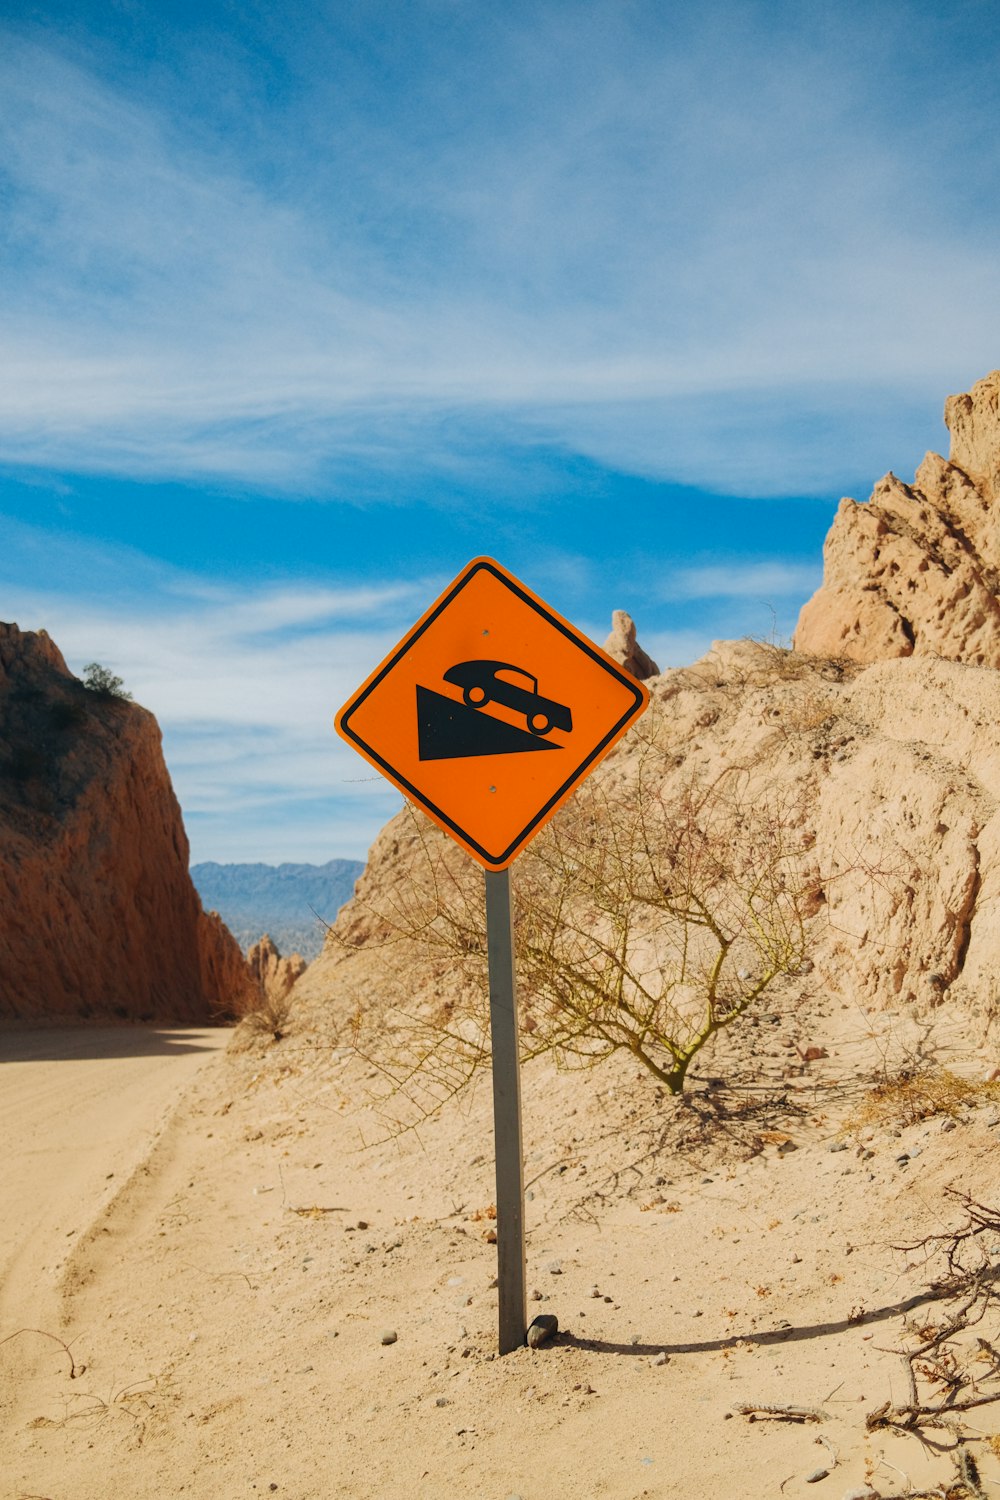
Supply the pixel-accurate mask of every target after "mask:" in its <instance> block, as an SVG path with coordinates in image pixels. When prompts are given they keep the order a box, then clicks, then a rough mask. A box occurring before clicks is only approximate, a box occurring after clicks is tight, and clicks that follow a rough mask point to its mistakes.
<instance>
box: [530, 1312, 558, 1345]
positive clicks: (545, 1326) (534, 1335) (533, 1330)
mask: <svg viewBox="0 0 1000 1500" xmlns="http://www.w3.org/2000/svg"><path fill="white" fill-rule="evenodd" d="M558 1327H559V1319H558V1318H557V1317H556V1315H555V1313H539V1315H538V1317H537V1318H535V1320H534V1321H533V1323H532V1324H531V1327H530V1328H529V1329H528V1336H527V1339H526V1341H525V1342H526V1343H527V1345H528V1348H529V1349H537V1348H538V1347H539V1345H540V1344H544V1343H545V1341H546V1339H550V1338H551V1337H552V1335H553V1334H554V1333H555V1332H556V1331H557V1329H558Z"/></svg>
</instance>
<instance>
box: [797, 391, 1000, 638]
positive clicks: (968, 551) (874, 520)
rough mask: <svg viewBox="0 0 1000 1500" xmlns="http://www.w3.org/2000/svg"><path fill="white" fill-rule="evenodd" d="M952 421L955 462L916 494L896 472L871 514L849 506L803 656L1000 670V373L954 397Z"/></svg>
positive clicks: (802, 631)
mask: <svg viewBox="0 0 1000 1500" xmlns="http://www.w3.org/2000/svg"><path fill="white" fill-rule="evenodd" d="M944 419H945V422H946V424H947V426H948V428H949V430H950V432H951V453H950V456H949V458H948V459H947V460H945V459H943V458H941V457H940V456H939V455H938V454H936V453H928V454H927V456H926V458H925V459H924V461H923V463H922V464H921V466H920V468H919V469H918V470H917V472H916V476H915V478H914V482H913V484H912V485H910V484H904V483H903V481H902V480H901V479H897V477H896V476H895V474H892V473H889V474H887V475H886V476H885V478H884V479H881V480H880V481H879V482H878V484H877V485H876V486H875V489H874V491H873V492H872V496H871V499H870V500H869V501H868V502H867V504H865V505H859V504H857V503H856V502H855V501H854V500H850V499H845V500H842V501H841V502H840V508H839V510H838V512H837V517H836V520H835V521H834V523H833V526H832V528H831V530H830V534H829V536H828V537H827V541H826V546H825V548H824V553H823V557H824V571H823V583H822V586H821V587H820V589H819V590H818V592H817V593H816V594H814V596H813V598H812V599H811V600H810V601H809V603H808V604H807V605H806V606H805V608H804V609H803V610H802V613H801V615H800V617H799V623H798V629H797V630H796V632H795V638H794V645H795V649H796V650H797V651H803V652H809V653H812V654H814V655H818V656H846V657H850V658H852V659H853V660H854V661H862V662H870V661H881V660H883V659H885V658H886V657H896V656H943V657H947V658H948V659H950V660H952V661H964V662H969V663H972V664H975V665H977V666H988V667H1000V530H998V528H997V519H996V514H995V510H994V507H995V506H996V504H997V502H998V500H1000V370H994V371H993V373H992V374H991V375H987V376H986V378H985V379H984V380H980V381H979V382H978V384H976V385H974V386H973V387H972V390H971V391H969V392H968V394H965V395H960V396H951V397H949V398H948V400H947V401H946V403H945V409H944Z"/></svg>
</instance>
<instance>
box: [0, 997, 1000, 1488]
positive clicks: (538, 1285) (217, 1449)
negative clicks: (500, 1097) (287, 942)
mask: <svg viewBox="0 0 1000 1500" xmlns="http://www.w3.org/2000/svg"><path fill="white" fill-rule="evenodd" d="M79 1035H80V1034H79V1033H76V1034H73V1033H65V1032H49V1033H42V1034H38V1033H31V1034H28V1035H25V1034H24V1033H21V1034H14V1035H13V1036H10V1035H8V1036H7V1037H5V1039H4V1046H5V1053H4V1055H5V1056H7V1057H8V1058H13V1059H15V1060H12V1061H8V1062H7V1063H5V1065H4V1071H3V1077H4V1082H5V1090H4V1099H5V1103H4V1114H3V1139H4V1145H5V1153H4V1154H5V1163H6V1165H5V1171H4V1174H3V1178H2V1189H0V1191H2V1200H0V1222H2V1223H3V1224H4V1226H5V1229H4V1240H3V1247H4V1275H5V1281H4V1289H3V1301H2V1303H0V1306H2V1308H3V1321H4V1327H3V1334H7V1333H8V1331H12V1328H11V1325H12V1324H14V1325H16V1326H21V1325H30V1326H32V1327H37V1328H40V1329H42V1330H43V1331H44V1332H47V1333H52V1334H55V1335H57V1336H58V1339H60V1340H63V1341H64V1342H65V1345H66V1346H68V1350H69V1351H70V1352H69V1353H67V1349H66V1348H64V1347H63V1346H62V1344H60V1343H59V1342H56V1341H55V1340H54V1339H50V1338H43V1337H39V1336H38V1335H22V1336H19V1337H16V1338H13V1339H8V1341H7V1342H6V1343H5V1344H3V1345H2V1347H0V1379H2V1382H3V1386H2V1389H3V1399H4V1427H5V1436H4V1439H3V1442H4V1450H5V1458H4V1464H3V1475H4V1477H3V1479H2V1481H0V1492H2V1494H3V1495H4V1496H5V1497H7V1496H9V1497H11V1500H13V1497H20V1500H27V1497H45V1500H70V1497H72V1500H98V1497H104V1496H106V1495H114V1494H117V1495H121V1496H127V1497H129V1500H152V1497H162V1496H167V1495H171V1496H173V1495H183V1496H185V1497H188V1496H190V1497H197V1500H209V1497H211V1500H219V1497H225V1500H229V1497H237V1496H244V1495H246V1496H253V1495H267V1494H276V1495H287V1496H293V1497H296V1500H313V1497H316V1500H319V1497H327V1496H343V1497H359V1500H360V1497H368V1496H372V1497H385V1500H395V1497H403V1496H409V1495H425V1496H434V1497H437V1496H442V1497H443V1496H462V1497H465V1496H470V1497H471V1496H476V1497H479V1496H483V1497H493V1496H496V1497H499V1500H506V1497H509V1496H512V1495H519V1496H521V1497H523V1500H541V1497H551V1500H569V1497H576V1496H602V1497H604V1496H606V1497H615V1500H625V1497H630V1500H631V1497H639V1496H649V1497H652V1496H657V1497H659V1496H664V1497H666V1496H670V1497H674V1496H678V1497H679V1496H713V1495H722V1494H724V1495H727V1496H733V1497H746V1500H751V1497H762V1496H771V1495H774V1496H779V1495H785V1496H789V1497H791V1496H795V1495H809V1494H826V1495H835V1496H836V1497H837V1500H841V1497H843V1496H845V1495H848V1494H855V1493H858V1494H863V1493H866V1491H865V1489H864V1486H865V1484H866V1482H867V1481H869V1480H870V1481H871V1483H872V1485H873V1486H874V1492H875V1493H878V1494H881V1495H886V1496H888V1495H901V1494H904V1493H906V1492H907V1486H908V1484H909V1485H911V1486H912V1487H913V1488H914V1489H917V1490H919V1489H920V1488H921V1487H924V1486H928V1485H930V1484H932V1483H936V1484H942V1483H944V1482H949V1481H950V1479H951V1478H952V1477H953V1464H952V1463H951V1461H950V1460H949V1458H948V1455H947V1453H936V1452H934V1451H933V1450H931V1449H929V1448H927V1447H926V1446H925V1445H923V1444H922V1443H921V1442H920V1441H919V1440H918V1439H917V1438H916V1437H912V1436H899V1435H896V1434H893V1433H891V1432H888V1431H885V1430H875V1431H867V1430H866V1417H867V1415H868V1414H869V1413H871V1412H872V1411H874V1410H876V1409H877V1408H878V1407H879V1406H881V1405H882V1403H884V1402H885V1401H888V1400H895V1401H900V1400H903V1399H904V1398H905V1391H904V1377H903V1370H902V1363H901V1361H900V1359H899V1356H898V1355H897V1354H894V1353H891V1352H886V1351H888V1350H892V1349H893V1348H896V1347H898V1346H899V1345H900V1344H901V1342H903V1341H904V1330H903V1322H904V1318H905V1317H906V1315H907V1311H908V1310H910V1311H911V1312H912V1314H913V1315H914V1316H919V1313H920V1312H921V1311H926V1312H928V1313H933V1312H934V1310H935V1305H934V1303H933V1300H927V1298H928V1291H927V1287H928V1281H929V1280H930V1279H931V1277H932V1275H933V1272H934V1267H933V1266H931V1265H928V1264H926V1263H925V1261H924V1257H923V1255H922V1254H921V1253H916V1254H907V1253H906V1252H903V1251H900V1250H896V1249H893V1248H892V1246H893V1245H894V1244H900V1243H903V1242H906V1241H910V1240H913V1239H915V1238H918V1237H919V1236H921V1235H923V1234H926V1233H928V1232H932V1231H934V1230H937V1229H940V1228H942V1227H943V1226H944V1225H945V1224H946V1223H947V1222H949V1221H952V1220H955V1219H956V1218H960V1217H961V1215H958V1214H957V1212H956V1209H955V1206H954V1204H953V1202H952V1201H951V1200H949V1199H947V1198H946V1197H945V1196H944V1189H945V1187H946V1186H948V1185H953V1186H958V1187H960V1188H964V1189H965V1190H967V1191H968V1192H970V1193H971V1194H972V1195H973V1196H975V1197H979V1198H980V1200H982V1199H984V1198H987V1199H988V1197H989V1194H990V1193H991V1191H992V1190H993V1188H994V1186H995V1182H996V1166H995V1163H996V1152H997V1142H998V1135H1000V1105H998V1104H997V1102H996V1101H995V1099H991V1098H989V1097H977V1096H976V1095H973V1096H972V1100H971V1102H970V1103H969V1104H967V1105H960V1106H957V1108H956V1110H955V1114H954V1116H952V1115H949V1114H943V1115H942V1114H937V1115H933V1116H931V1117H930V1118H927V1119H924V1120H921V1121H918V1122H916V1123H913V1124H910V1125H906V1124H900V1123H898V1122H896V1121H892V1120H890V1121H889V1122H888V1123H882V1124H875V1125H868V1126H862V1127H860V1128H859V1129H858V1130H855V1131H850V1132H848V1133H847V1134H841V1125H842V1123H843V1121H844V1119H845V1117H847V1116H849V1115H850V1114H851V1112H852V1110H856V1109H857V1106H858V1101H859V1099H860V1098H861V1097H863V1096H864V1094H865V1093H866V1091H867V1090H868V1088H869V1086H870V1085H871V1084H872V1083H873V1082H877V1081H878V1079H879V1078H884V1077H885V1076H886V1073H887V1071H889V1072H895V1071H896V1070H897V1069H898V1067H899V1065H900V1063H902V1062H904V1061H905V1060H906V1059H907V1058H910V1059H911V1060H913V1059H915V1058H918V1057H919V1058H923V1059H925V1060H926V1059H928V1058H931V1057H933V1059H934V1061H935V1063H936V1064H938V1065H943V1064H947V1065H949V1066H950V1067H952V1068H953V1069H954V1070H955V1072H956V1073H957V1074H961V1075H965V1076H968V1077H970V1078H981V1077H982V1075H983V1069H984V1066H985V1065H986V1064H987V1063H988V1062H989V1056H990V1054H989V1052H988V1049H984V1047H983V1046H981V1045H980V1042H981V1040H982V1039H981V1038H979V1039H977V1038H976V1037H975V1036H973V1035H970V1034H969V1031H968V1029H967V1028H964V1027H963V1026H962V1024H961V1023H960V1021H959V1020H958V1018H956V1016H955V1015H954V1014H951V1015H939V1017H938V1019H937V1021H936V1023H935V1024H934V1025H933V1026H930V1025H923V1026H921V1027H917V1026H916V1025H915V1024H914V1023H913V1022H912V1021H911V1020H909V1019H908V1018H907V1017H906V1016H904V1015H902V1014H897V1013H893V1012H891V1011H890V1012H888V1013H883V1014H880V1015H869V1014H866V1013H865V1012H863V1011H862V1010H861V1009H860V1008H859V1007H856V1006H850V1005H845V1004H844V1003H843V1002H835V1001H832V1000H830V999H829V998H827V997H825V996H824V995H823V994H822V993H819V994H816V995H814V996H813V998H812V1002H811V1004H810V1006H809V1007H808V1009H806V1010H803V1009H802V1008H801V1007H799V1008H797V1009H796V1011H795V1012H794V1013H792V1014H786V1015H783V1016H781V1017H779V1018H777V1019H770V1018H769V1017H767V1016H762V1017H760V1018H757V1020H756V1024H752V1025H749V1026H748V1027H747V1028H746V1030H745V1032H744V1034H743V1037H742V1040H740V1041H739V1042H737V1041H736V1039H735V1034H734V1037H733V1038H732V1039H729V1040H726V1039H723V1040H720V1041H719V1043H718V1046H717V1047H716V1048H715V1049H714V1051H713V1052H712V1054H711V1055H710V1056H706V1058H705V1061H704V1065H703V1066H702V1067H700V1068H699V1070H698V1076H697V1077H696V1078H695V1079H694V1080H693V1082H692V1085H691V1092H690V1096H689V1097H688V1098H687V1099H686V1100H684V1101H677V1100H673V1099H669V1098H668V1099H660V1100H658V1101H657V1103H658V1107H657V1109H656V1110H653V1111H651V1110H650V1109H649V1108H648V1107H647V1106H648V1105H649V1103H650V1098H651V1096H649V1090H648V1088H647V1087H646V1086H645V1085H644V1086H643V1087H642V1088H641V1089H640V1088H639V1086H638V1085H637V1082H636V1079H635V1076H634V1073H630V1072H629V1071H628V1070H627V1069H626V1068H624V1067H619V1066H617V1064H616V1063H612V1064H610V1065H606V1066H605V1067H603V1068H601V1069H600V1070H598V1071H594V1072H591V1073H588V1074H585V1075H580V1074H570V1073H565V1072H562V1073H557V1072H555V1071H554V1070H552V1069H549V1068H547V1067H546V1066H545V1065H544V1064H543V1065H539V1066H536V1067H535V1068H533V1069H530V1070H527V1072H526V1080H525V1081H526V1088H525V1098H524V1113H525V1154H526V1163H527V1166H526V1177H527V1180H528V1182H529V1202H528V1212H529V1221H528V1276H529V1286H530V1287H531V1289H532V1292H533V1294H534V1293H537V1297H536V1296H533V1298H532V1301H531V1303H530V1308H529V1316H532V1315H534V1314H535V1313H537V1312H540V1311H554V1312H556V1314H557V1315H558V1318H559V1323H560V1334H559V1335H558V1337H557V1339H556V1340H555V1342H554V1343H552V1344H549V1345H546V1346H543V1347H542V1348H540V1349H538V1350H530V1349H527V1348H525V1349H522V1350H519V1351H517V1352H515V1353H514V1354H511V1355H508V1356H506V1357H504V1358H503V1359H499V1358H497V1357H496V1355H495V1347H496V1316H497V1308H496V1292H495V1290H494V1289H493V1288H492V1286H491V1282H492V1280H493V1277H494V1275H495V1268H496V1258H495V1247H494V1245H493V1244H492V1243H490V1238H489V1237H490V1234H491V1227H492V1221H491V1219H490V1217H489V1214H490V1210H491V1205H492V1201H493V1184H492V1177H491V1173H492V1157H491V1120H490V1099H489V1087H488V1084H484V1086H483V1087H482V1088H480V1089H479V1090H478V1092H477V1093H476V1094H475V1097H474V1098H473V1100H472V1102H471V1104H467V1105H465V1106H461V1107H459V1106H456V1107H454V1108H452V1109H450V1110H448V1111H445V1112H444V1114H443V1115H442V1116H440V1117H439V1119H438V1120H437V1122H436V1123H431V1124H428V1125H427V1126H425V1127H424V1129H423V1131H422V1133H421V1135H420V1136H419V1137H418V1136H416V1135H413V1134H411V1135H408V1136H406V1137H404V1138H402V1139H401V1140H398V1141H394V1142H383V1143H382V1144H374V1145H368V1146H366V1145H364V1140H365V1139H366V1138H371V1139H374V1138H375V1137H377V1135H378V1131H379V1122H378V1120H377V1119H376V1118H375V1117H374V1116H373V1115H371V1114H370V1113H366V1112H365V1111H363V1110H359V1107H358V1106H359V1103H360V1101H362V1100H363V1099H364V1097H365V1093H366V1090H367V1088H368V1086H369V1080H368V1078H367V1077H366V1074H367V1071H368V1070H367V1069H366V1067H365V1065H364V1064H363V1063H362V1062H361V1060H360V1059H359V1058H358V1057H357V1056H356V1055H355V1054H353V1053H352V1052H351V1051H350V1050H349V1049H347V1048H337V1047H333V1048H322V1049H319V1050H317V1049H316V1048H315V1047H314V1046H312V1045H310V1043H309V1041H308V1039H307V1038H304V1037H300V1038H298V1039H296V1037H295V1036H291V1037H289V1038H288V1039H286V1041H284V1042H283V1043H281V1044H277V1045H273V1046H270V1047H266V1048H263V1049H251V1050H250V1051H246V1050H243V1051H239V1050H232V1049H231V1050H230V1051H229V1052H226V1053H224V1052H218V1051H215V1052H212V1051H206V1050H201V1049H204V1048H209V1049H210V1048H213V1047H215V1046H216V1045H217V1044H218V1042H219V1041H221V1040H222V1039H223V1038H224V1034H222V1035H219V1034H217V1035H215V1036H211V1035H206V1034H204V1033H184V1034H179V1035H178V1036H177V1039H176V1045H173V1043H172V1038H171V1037H170V1036H169V1034H165V1033H163V1032H159V1033H155V1034H152V1035H151V1034H150V1033H146V1032H143V1031H142V1030H137V1029H135V1028H125V1029H122V1030H120V1031H119V1032H117V1033H108V1032H103V1033H90V1034H89V1040H91V1041H94V1040H96V1041H97V1046H96V1048H91V1056H90V1060H84V1059H83V1058H81V1055H80V1054H81V1051H82V1050H83V1049H82V1048H81V1046H80V1041H79ZM144 1038H149V1044H148V1051H147V1050H146V1047H145V1046H144V1045H143V1039H144ZM108 1042H110V1045H108ZM808 1047H813V1048H814V1049H825V1050H826V1052H827V1054H828V1055H827V1057H825V1058H822V1059H814V1060H812V1061H809V1062H805V1061H803V1054H804V1053H806V1052H807V1050H808ZM186 1048H189V1049H192V1050H185V1049H186ZM195 1049H197V1050H195ZM717 1077H718V1078H722V1077H724V1078H725V1080H726V1083H725V1086H723V1087H720V1086H718V1085H717V1084H715V1083H713V1079H715V1078H717ZM168 1098H171V1099H172V1100H173V1103H172V1106H171V1108H170V1109H169V1110H168V1111H167V1113H166V1115H165V1116H164V1114H163V1105H164V1103H165V1101H166V1100H167V1099H168ZM26 1101H33V1102H31V1105H30V1111H29V1109H28V1107H27V1103H26ZM953 1118H954V1119H955V1121H956V1123H955V1124H954V1125H952V1123H951V1121H952V1119H953ZM67 1137H68V1139H67ZM68 1144H70V1145H71V1146H72V1150H68V1149H67V1146H68ZM14 1161H16V1162H18V1163H19V1165H17V1166H16V1169H15V1170H13V1171H12V1162H14ZM111 1172H113V1173H114V1176H113V1177H111V1176H109V1175H108V1174H109V1173H111ZM85 1204H86V1205H89V1209H90V1217H89V1220H88V1219H87V1218H86V1217H81V1215H85ZM991 1248H992V1250H993V1251H994V1253H996V1254H998V1255H1000V1245H997V1246H994V1247H991ZM389 1334H395V1340H394V1341H393V1342H391V1343H386V1342H383V1340H384V1338H385V1337H386V1336H388V1335H389ZM973 1348H974V1345H973ZM982 1373H983V1374H988V1370H984V1371H983V1372H982ZM994 1388H996V1382H994ZM983 1389H984V1390H989V1385H985V1386H984V1387H983ZM740 1403H758V1404H766V1403H784V1404H789V1403H791V1404H795V1405H801V1406H808V1407H816V1408H819V1409H820V1410H821V1411H822V1412H824V1413H825V1414H826V1420H823V1421H822V1422H815V1423H814V1422H808V1423H798V1422H791V1421H787V1420H782V1419H780V1418H772V1419H768V1418H766V1417H762V1418H761V1419H760V1420H754V1421H751V1420H750V1419H749V1417H748V1416H746V1415H743V1414H740V1413H737V1412H736V1408H737V1406H738V1405H739V1404H740ZM734 1413H736V1414H734ZM968 1424H971V1425H972V1426H973V1428H978V1429H981V1430H982V1431H983V1432H984V1433H985V1434H991V1433H993V1432H995V1431H996V1428H997V1425H998V1423H997V1409H996V1408H995V1407H990V1406H986V1407H985V1408H984V1409H983V1410H982V1411H973V1412H970V1413H969V1414H968V1419H967V1425H968ZM931 1436H932V1438H935V1439H936V1440H937V1441H943V1442H944V1444H945V1446H947V1444H948V1442H949V1441H950V1439H949V1435H948V1434H947V1432H943V1433H942V1432H938V1433H936V1434H931ZM980 1447H981V1450H982V1452H981V1465H980V1470H981V1475H982V1477H983V1482H984V1484H986V1485H987V1490H986V1492H987V1493H990V1492H992V1491H994V1490H995V1489H996V1487H997V1485H998V1484H1000V1460H998V1458H997V1457H996V1455H995V1454H993V1453H992V1452H991V1450H990V1449H989V1448H988V1447H986V1446H985V1444H983V1445H980ZM823 1470H826V1471H827V1476H826V1477H825V1478H822V1479H817V1478H815V1476H816V1475H817V1474H818V1473H820V1472H821V1471H823ZM941 1493H947V1491H946V1490H945V1489H942V1490H941ZM956 1493H957V1492H956Z"/></svg>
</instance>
